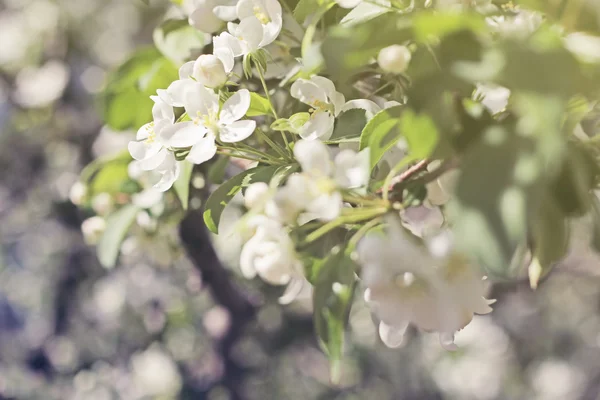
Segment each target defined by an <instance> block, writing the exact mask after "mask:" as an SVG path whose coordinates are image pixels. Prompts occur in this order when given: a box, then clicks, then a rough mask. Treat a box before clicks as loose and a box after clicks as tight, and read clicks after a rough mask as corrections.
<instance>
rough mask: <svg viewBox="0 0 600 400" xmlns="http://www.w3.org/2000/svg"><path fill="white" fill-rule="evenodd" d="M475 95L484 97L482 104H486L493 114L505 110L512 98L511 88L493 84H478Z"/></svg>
mask: <svg viewBox="0 0 600 400" xmlns="http://www.w3.org/2000/svg"><path fill="white" fill-rule="evenodd" d="M474 96H475V97H483V99H482V100H481V104H483V105H484V106H485V108H487V109H488V110H489V111H490V112H491V113H492V114H497V113H499V112H500V111H504V110H505V109H506V106H507V105H508V99H509V98H510V90H509V89H507V88H505V87H503V86H498V85H493V84H484V83H479V84H477V89H476V90H475V94H474Z"/></svg>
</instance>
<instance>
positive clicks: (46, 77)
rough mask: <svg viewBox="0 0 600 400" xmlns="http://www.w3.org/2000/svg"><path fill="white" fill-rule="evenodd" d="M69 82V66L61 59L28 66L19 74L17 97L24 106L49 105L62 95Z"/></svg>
mask: <svg viewBox="0 0 600 400" xmlns="http://www.w3.org/2000/svg"><path fill="white" fill-rule="evenodd" d="M68 82H69V68H68V67H67V66H66V65H65V64H63V63H62V62H60V61H48V62H47V63H46V64H44V65H43V66H41V67H39V68H33V67H27V68H24V69H23V70H21V72H19V74H18V75H17V78H16V91H15V99H16V101H17V102H18V103H19V104H20V105H22V106H23V107H31V108H33V107H43V106H47V105H49V104H51V103H52V102H54V101H55V100H57V99H58V98H60V96H62V94H63V92H64V90H65V88H66V87H67V83H68Z"/></svg>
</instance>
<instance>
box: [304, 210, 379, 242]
mask: <svg viewBox="0 0 600 400" xmlns="http://www.w3.org/2000/svg"><path fill="white" fill-rule="evenodd" d="M386 212H387V208H371V209H368V210H364V212H358V213H357V212H354V213H353V214H350V215H345V216H344V215H342V216H341V217H338V218H337V219H335V220H333V221H330V222H328V223H326V224H325V225H323V226H322V227H320V228H319V229H317V230H315V231H314V232H312V233H311V234H309V235H307V236H306V241H305V242H306V243H311V242H314V241H315V240H317V239H319V238H320V237H321V236H323V235H325V234H327V233H329V232H330V231H332V230H333V229H335V228H337V227H339V226H342V225H344V224H349V223H355V222H361V221H364V220H366V219H371V218H374V217H379V216H380V215H383V214H385V213H386Z"/></svg>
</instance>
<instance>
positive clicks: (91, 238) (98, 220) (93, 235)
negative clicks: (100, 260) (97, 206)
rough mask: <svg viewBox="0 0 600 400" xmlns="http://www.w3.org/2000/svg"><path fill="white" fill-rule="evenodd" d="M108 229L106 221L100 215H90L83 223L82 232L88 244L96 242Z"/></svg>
mask: <svg viewBox="0 0 600 400" xmlns="http://www.w3.org/2000/svg"><path fill="white" fill-rule="evenodd" d="M105 229H106V221H105V220H104V218H102V217H99V216H94V217H90V218H88V219H86V220H84V221H83V222H82V223H81V232H82V233H83V238H84V240H85V242H86V243H87V244H96V243H98V241H99V240H100V238H101V237H102V234H103V233H104V230H105Z"/></svg>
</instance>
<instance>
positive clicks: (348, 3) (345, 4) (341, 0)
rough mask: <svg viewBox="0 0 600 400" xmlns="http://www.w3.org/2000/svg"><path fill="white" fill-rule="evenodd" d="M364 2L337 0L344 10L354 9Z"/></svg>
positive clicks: (359, 0)
mask: <svg viewBox="0 0 600 400" xmlns="http://www.w3.org/2000/svg"><path fill="white" fill-rule="evenodd" d="M361 1H362V0H335V2H336V3H337V4H338V5H339V6H340V7H342V8H354V7H356V6H357V5H359V4H360V3H361Z"/></svg>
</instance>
